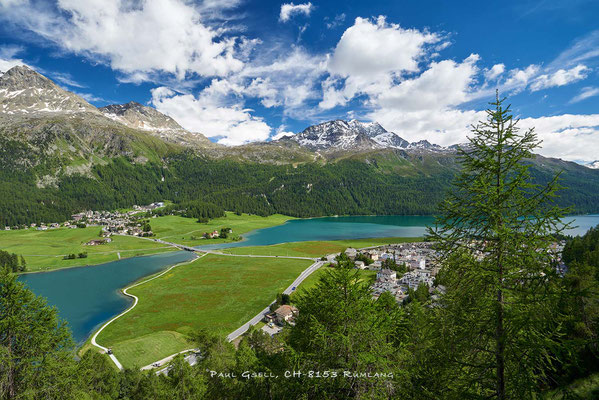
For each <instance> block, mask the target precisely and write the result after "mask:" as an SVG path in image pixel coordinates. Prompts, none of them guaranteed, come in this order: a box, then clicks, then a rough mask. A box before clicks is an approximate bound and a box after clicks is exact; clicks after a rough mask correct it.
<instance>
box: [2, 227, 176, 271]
mask: <svg viewBox="0 0 599 400" xmlns="http://www.w3.org/2000/svg"><path fill="white" fill-rule="evenodd" d="M100 230H101V228H100V227H98V226H95V227H88V228H77V229H68V228H58V229H49V230H47V231H38V230H36V229H20V230H11V231H0V250H4V251H8V252H10V253H15V254H18V255H22V256H23V257H24V258H25V262H26V263H27V271H29V272H36V271H49V270H53V269H58V268H68V267H77V266H81V265H94V264H101V263H105V262H110V261H116V260H118V259H119V255H120V258H128V257H136V256H141V255H149V254H157V253H162V252H166V251H173V250H176V249H174V248H172V247H169V246H165V245H164V244H160V243H154V242H152V241H149V240H140V239H139V238H135V237H125V236H113V238H112V242H110V243H106V244H103V245H98V246H87V245H86V244H85V243H87V242H89V241H90V240H92V239H98V238H99V236H98V234H99V232H100ZM83 252H87V255H88V256H87V258H76V259H74V260H63V256H64V255H66V254H79V253H83Z"/></svg>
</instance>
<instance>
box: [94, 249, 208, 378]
mask: <svg viewBox="0 0 599 400" xmlns="http://www.w3.org/2000/svg"><path fill="white" fill-rule="evenodd" d="M206 254H207V253H206ZM206 254H203V255H201V256H199V257H195V258H193V259H192V260H189V261H185V262H182V263H178V264H175V265H173V266H171V267H169V268H167V269H166V270H164V271H162V272H161V273H160V274H158V275H155V276H153V277H151V278H149V279H146V280H145V281H141V282H138V283H135V284H133V285H131V286H128V287H126V288H125V289H123V294H124V295H125V296H129V297H132V298H133V304H132V305H131V307H129V308H127V309H126V310H125V311H123V312H122V313H120V314H119V315H117V316H116V317H114V318H112V319H111V320H110V321H108V322H106V323H105V324H104V325H102V327H101V328H100V329H98V331H97V332H96V333H95V334H94V336H92V340H91V343H92V345H94V346H96V347H98V348H99V349H101V350H103V351H104V352H105V353H108V348H107V347H104V346H102V345H99V344H98V342H96V338H97V337H98V335H99V334H100V332H102V331H103V330H104V328H106V327H107V326H108V325H110V324H111V323H112V322H114V321H116V320H117V319H119V318H120V317H122V316H123V315H125V314H127V313H128V312H129V311H131V310H133V309H134V308H135V306H136V305H137V302H138V301H139V298H138V297H137V296H135V295H134V294H131V293H127V290H129V289H132V288H134V287H136V286H139V285H141V284H144V283H146V282H150V281H152V280H154V279H156V278H160V277H161V276H162V275H164V274H166V273H167V272H169V271H170V270H172V269H173V268H176V267H180V266H181V265H186V264H191V263H192V262H194V261H195V260H197V259H199V258H202V257H204V256H205V255H206ZM109 357H110V359H111V360H112V361H113V362H114V364H115V365H116V366H117V368H118V369H123V365H122V364H121V363H120V362H119V360H118V359H117V358H116V356H115V355H114V354H109Z"/></svg>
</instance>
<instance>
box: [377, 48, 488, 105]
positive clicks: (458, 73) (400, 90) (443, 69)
mask: <svg viewBox="0 0 599 400" xmlns="http://www.w3.org/2000/svg"><path fill="white" fill-rule="evenodd" d="M478 60H479V56H478V55H477V54H472V55H470V56H469V57H468V58H466V59H465V60H464V61H463V62H461V63H456V62H455V61H453V60H443V61H439V62H433V63H431V65H430V67H429V69H427V70H426V71H424V72H423V73H422V74H421V75H420V76H418V77H416V78H413V79H406V80H404V81H402V82H401V83H399V84H398V85H394V86H392V87H390V88H388V89H387V90H385V91H383V92H381V93H380V94H379V95H378V96H377V97H376V104H377V105H378V106H379V107H382V108H392V109H395V110H402V111H404V110H405V111H419V110H426V111H429V112H431V113H432V112H434V111H436V110H443V109H446V108H448V107H451V106H457V105H459V104H461V103H464V102H466V101H467V100H468V96H469V93H470V90H471V85H472V83H473V80H474V78H475V76H476V74H477V72H478V68H477V67H476V63H477V61H478Z"/></svg>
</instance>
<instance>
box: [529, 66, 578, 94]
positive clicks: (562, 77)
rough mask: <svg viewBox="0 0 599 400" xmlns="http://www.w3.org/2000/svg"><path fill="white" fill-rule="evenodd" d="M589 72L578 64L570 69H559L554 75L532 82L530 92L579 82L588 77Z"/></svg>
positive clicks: (541, 76) (544, 75) (544, 76)
mask: <svg viewBox="0 0 599 400" xmlns="http://www.w3.org/2000/svg"><path fill="white" fill-rule="evenodd" d="M588 70H589V68H588V67H586V66H585V65H582V64H578V65H577V66H575V67H573V68H570V69H558V70H557V71H555V72H553V73H550V74H543V75H540V76H538V77H537V78H536V79H535V80H534V82H532V84H531V85H530V90H531V91H533V92H535V91H537V90H541V89H547V88H551V87H555V86H564V85H567V84H569V83H573V82H577V81H579V80H582V79H585V78H586V77H587V73H588Z"/></svg>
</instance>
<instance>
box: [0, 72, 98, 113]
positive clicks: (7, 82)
mask: <svg viewBox="0 0 599 400" xmlns="http://www.w3.org/2000/svg"><path fill="white" fill-rule="evenodd" d="M0 112H1V113H3V114H9V115H12V114H22V115H23V114H24V115H32V114H49V113H78V112H91V113H98V110H97V109H96V107H94V106H92V105H91V104H89V103H88V102H87V101H85V100H83V99H82V98H81V97H79V96H77V95H76V94H74V93H71V92H67V91H66V90H64V89H61V88H60V87H59V86H57V85H56V84H54V82H52V81H51V80H50V79H48V78H46V77H45V76H43V75H41V74H38V73H37V72H35V71H33V70H32V69H30V68H29V67H27V66H17V67H14V68H11V69H10V70H8V71H7V72H6V73H4V74H3V75H2V76H0Z"/></svg>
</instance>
